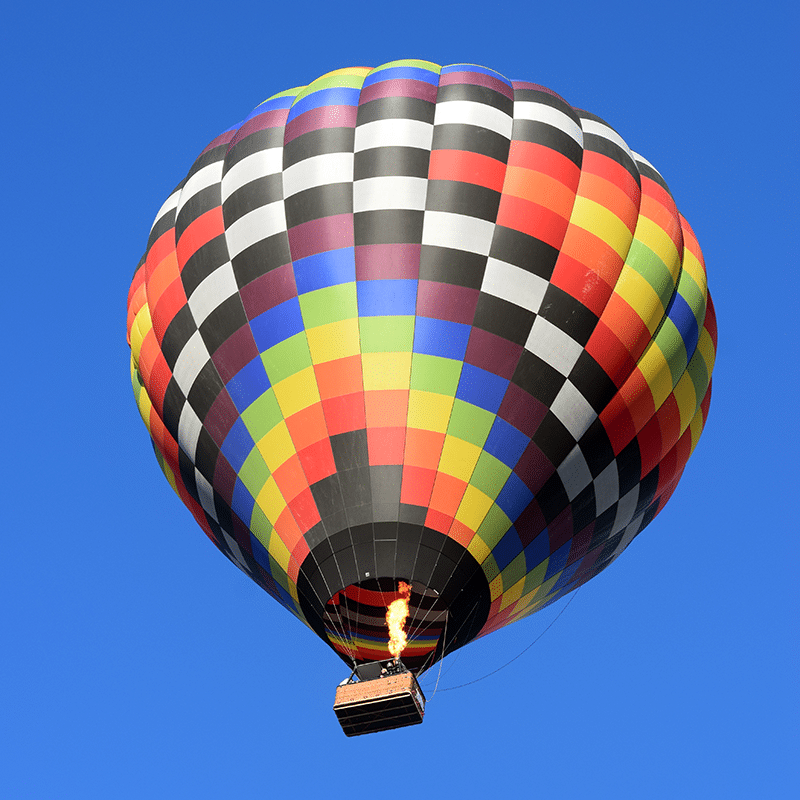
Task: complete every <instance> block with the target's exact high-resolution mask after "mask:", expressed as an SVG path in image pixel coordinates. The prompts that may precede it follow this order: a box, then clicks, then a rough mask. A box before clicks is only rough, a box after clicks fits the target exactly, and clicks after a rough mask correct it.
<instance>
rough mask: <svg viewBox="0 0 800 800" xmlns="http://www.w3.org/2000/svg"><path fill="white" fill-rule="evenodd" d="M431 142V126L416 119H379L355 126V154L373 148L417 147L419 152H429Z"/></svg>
mask: <svg viewBox="0 0 800 800" xmlns="http://www.w3.org/2000/svg"><path fill="white" fill-rule="evenodd" d="M432 142H433V125H431V124H430V123H428V122H422V121H421V120H417V119H379V120H375V122H368V123H366V125H357V126H356V134H355V151H356V152H357V153H360V152H362V151H364V150H370V149H371V148H373V147H417V148H419V149H420V150H430V149H431V144H432Z"/></svg>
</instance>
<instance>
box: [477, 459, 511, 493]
mask: <svg viewBox="0 0 800 800" xmlns="http://www.w3.org/2000/svg"><path fill="white" fill-rule="evenodd" d="M510 474H511V467H508V466H506V465H505V464H504V463H503V462H502V461H500V460H499V459H497V458H495V457H494V456H493V455H491V453H487V452H486V451H485V450H484V451H483V452H482V453H481V454H480V457H479V458H478V463H477V464H476V465H475V471H474V472H473V473H472V477H471V478H470V479H469V482H470V483H471V484H472V485H473V486H475V487H476V488H477V489H480V490H481V491H482V492H483V493H484V494H486V495H488V496H489V497H491V498H492V499H494V498H496V497H497V495H498V494H500V490H501V489H502V488H503V486H505V483H506V481H507V480H508V476H509V475H510Z"/></svg>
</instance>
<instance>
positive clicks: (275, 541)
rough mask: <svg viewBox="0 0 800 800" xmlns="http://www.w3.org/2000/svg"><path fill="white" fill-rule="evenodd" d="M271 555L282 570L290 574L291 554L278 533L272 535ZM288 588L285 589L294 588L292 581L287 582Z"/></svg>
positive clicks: (269, 548) (270, 541) (270, 543)
mask: <svg viewBox="0 0 800 800" xmlns="http://www.w3.org/2000/svg"><path fill="white" fill-rule="evenodd" d="M267 550H269V554H270V555H271V556H272V557H273V558H274V559H275V561H276V562H277V563H278V564H279V565H280V567H281V569H282V570H283V571H284V572H285V573H288V572H289V561H290V560H291V554H290V553H289V548H287V547H286V545H285V544H284V543H283V540H282V539H281V537H280V536H278V534H277V533H274V532H273V534H272V536H270V538H269V547H268V548H267ZM287 583H288V586H287V587H285V588H290V587H291V586H292V581H287Z"/></svg>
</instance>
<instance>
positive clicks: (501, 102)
mask: <svg viewBox="0 0 800 800" xmlns="http://www.w3.org/2000/svg"><path fill="white" fill-rule="evenodd" d="M513 91H514V90H513V89H512V88H511V87H510V86H509V87H508V92H509V94H513ZM452 100H466V101H468V102H472V103H481V104H483V105H486V106H492V108H497V109H499V110H500V111H503V112H504V113H506V114H508V116H509V117H510V116H511V115H512V114H513V112H514V101H513V100H512V99H511V97H509V95H507V94H502V93H500V92H498V91H496V90H494V89H492V88H490V87H488V86H476V85H475V84H473V83H451V84H447V85H445V86H439V92H438V94H437V95H436V103H437V104H438V103H446V102H449V101H452Z"/></svg>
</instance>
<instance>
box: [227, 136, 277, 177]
mask: <svg viewBox="0 0 800 800" xmlns="http://www.w3.org/2000/svg"><path fill="white" fill-rule="evenodd" d="M283 130H284V129H283V126H282V125H281V126H280V127H274V128H264V129H262V130H260V131H254V132H253V133H251V134H249V135H248V136H245V137H244V138H242V139H239V140H238V141H237V142H236V144H234V145H233V146H232V147H231V149H230V150H228V152H227V153H226V154H225V172H228V171H229V170H230V169H231V167H234V166H236V164H238V163H239V162H240V161H241V160H242V159H244V158H247V157H248V156H252V155H253V154H254V153H260V152H262V151H263V150H272V149H273V148H275V147H283Z"/></svg>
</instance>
